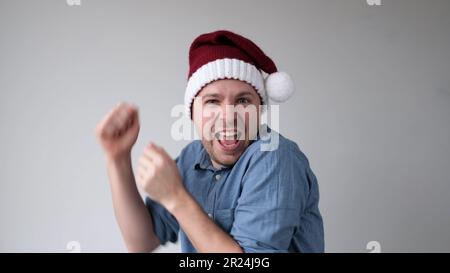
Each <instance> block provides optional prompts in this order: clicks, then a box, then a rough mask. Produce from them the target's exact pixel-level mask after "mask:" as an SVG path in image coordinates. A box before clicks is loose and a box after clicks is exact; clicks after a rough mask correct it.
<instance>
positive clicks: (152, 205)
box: [145, 197, 180, 245]
mask: <svg viewBox="0 0 450 273" xmlns="http://www.w3.org/2000/svg"><path fill="white" fill-rule="evenodd" d="M145 206H146V207H147V209H148V211H149V213H150V215H151V217H152V222H153V230H154V232H155V234H156V236H157V237H158V239H159V241H160V242H161V244H162V245H164V244H165V243H167V242H168V241H169V242H172V243H174V242H176V241H177V240H178V231H179V229H180V227H179V225H178V222H177V220H176V219H175V217H173V216H172V215H171V214H170V213H169V212H168V211H167V210H166V209H165V208H164V207H163V206H161V205H160V204H158V203H156V202H155V201H153V200H151V199H150V198H149V197H146V198H145Z"/></svg>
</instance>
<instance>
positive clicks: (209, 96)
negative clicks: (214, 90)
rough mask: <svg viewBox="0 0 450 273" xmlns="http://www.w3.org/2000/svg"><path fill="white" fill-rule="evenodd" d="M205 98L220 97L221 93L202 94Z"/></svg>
mask: <svg viewBox="0 0 450 273" xmlns="http://www.w3.org/2000/svg"><path fill="white" fill-rule="evenodd" d="M202 98H203V99H207V98H220V95H219V94H206V95H203V96H202Z"/></svg>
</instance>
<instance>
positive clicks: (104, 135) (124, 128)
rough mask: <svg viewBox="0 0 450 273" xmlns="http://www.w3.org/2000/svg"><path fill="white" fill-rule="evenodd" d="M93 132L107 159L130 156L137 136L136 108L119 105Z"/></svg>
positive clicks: (137, 119)
mask: <svg viewBox="0 0 450 273" xmlns="http://www.w3.org/2000/svg"><path fill="white" fill-rule="evenodd" d="M95 131H96V135H97V138H98V139H99V141H100V143H101V145H102V147H103V150H104V152H105V153H106V156H107V157H108V158H112V159H117V158H118V157H121V156H127V155H130V152H131V148H132V147H133V145H134V143H135V142H136V140H137V137H138V134H139V117H138V110H137V108H136V107H135V106H133V105H131V104H128V103H120V104H119V105H117V106H116V107H114V108H113V109H112V110H111V111H110V112H109V113H108V114H107V115H106V116H105V117H104V118H103V119H102V120H101V121H100V122H99V123H98V125H97V127H96V130H95Z"/></svg>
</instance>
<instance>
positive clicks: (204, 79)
mask: <svg viewBox="0 0 450 273" xmlns="http://www.w3.org/2000/svg"><path fill="white" fill-rule="evenodd" d="M219 79H236V80H241V81H244V82H247V83H249V84H251V85H252V86H253V87H254V88H255V89H256V91H257V92H258V94H259V95H260V96H261V98H262V100H263V101H262V104H266V103H267V98H266V91H265V88H264V78H263V75H262V74H261V72H260V71H259V70H258V69H257V68H256V67H255V66H254V65H252V64H249V63H246V62H244V61H241V60H238V59H228V58H226V59H218V60H215V61H212V62H209V63H207V64H205V65H203V66H201V67H200V68H199V69H197V71H195V72H194V73H193V74H192V75H191V77H190V78H189V80H188V83H187V87H186V92H185V94H184V105H185V107H186V115H187V117H188V118H189V119H190V118H191V105H192V102H193V100H194V98H195V96H196V95H197V93H198V92H199V91H200V90H201V89H202V88H203V87H204V86H205V85H207V84H208V83H211V82H213V81H216V80H219Z"/></svg>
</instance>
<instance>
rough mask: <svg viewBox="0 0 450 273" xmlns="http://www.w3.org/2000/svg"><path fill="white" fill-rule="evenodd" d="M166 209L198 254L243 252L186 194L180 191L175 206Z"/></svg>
mask: <svg viewBox="0 0 450 273" xmlns="http://www.w3.org/2000/svg"><path fill="white" fill-rule="evenodd" d="M168 209H169V211H170V212H171V213H172V215H173V216H174V217H175V218H176V219H177V220H178V223H179V224H180V226H181V227H182V229H183V231H184V232H185V233H186V235H187V236H188V238H189V240H190V241H191V243H192V244H193V246H194V247H195V249H196V250H197V251H198V252H237V253H242V252H243V251H242V248H241V247H240V246H239V244H238V243H237V242H236V241H235V240H234V239H233V238H232V237H231V236H230V235H229V234H227V233H226V232H225V231H223V230H222V229H221V228H220V227H219V226H217V225H216V224H215V223H214V221H213V220H211V219H210V218H209V217H208V215H206V213H205V212H204V211H203V210H202V208H201V207H200V205H199V204H198V203H197V202H196V201H195V200H194V199H193V198H192V196H191V195H189V193H188V192H186V191H181V193H180V194H179V196H178V198H177V202H176V204H174V205H173V207H171V208H168Z"/></svg>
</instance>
